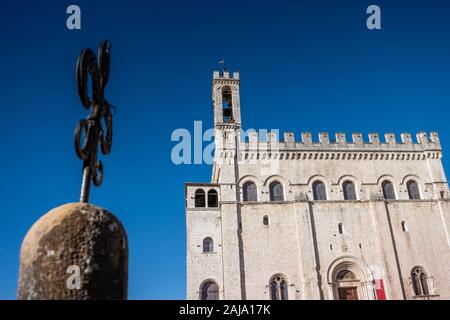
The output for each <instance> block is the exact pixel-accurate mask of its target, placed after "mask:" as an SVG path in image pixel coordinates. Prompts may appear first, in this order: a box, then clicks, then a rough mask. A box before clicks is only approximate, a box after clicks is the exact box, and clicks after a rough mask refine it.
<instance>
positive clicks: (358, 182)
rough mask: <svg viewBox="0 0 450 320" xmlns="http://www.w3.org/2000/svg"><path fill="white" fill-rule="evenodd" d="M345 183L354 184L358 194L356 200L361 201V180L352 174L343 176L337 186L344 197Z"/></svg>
mask: <svg viewBox="0 0 450 320" xmlns="http://www.w3.org/2000/svg"><path fill="white" fill-rule="evenodd" d="M345 181H351V182H353V184H354V186H355V193H356V199H357V200H360V199H361V192H360V190H361V180H359V179H358V178H357V177H355V176H353V175H351V174H345V175H343V176H341V177H340V178H339V179H338V182H337V184H338V185H339V191H340V193H342V197H344V195H343V193H344V189H343V183H344V182H345Z"/></svg>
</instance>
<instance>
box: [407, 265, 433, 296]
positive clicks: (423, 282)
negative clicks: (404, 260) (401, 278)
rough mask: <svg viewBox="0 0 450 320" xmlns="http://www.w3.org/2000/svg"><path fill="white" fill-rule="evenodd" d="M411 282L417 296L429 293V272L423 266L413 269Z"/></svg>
mask: <svg viewBox="0 0 450 320" xmlns="http://www.w3.org/2000/svg"><path fill="white" fill-rule="evenodd" d="M411 282H412V285H413V289H414V294H415V295H416V296H426V295H429V291H428V285H427V274H426V273H425V270H423V268H422V267H414V268H413V269H412V271H411Z"/></svg>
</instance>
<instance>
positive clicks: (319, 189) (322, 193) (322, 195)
mask: <svg viewBox="0 0 450 320" xmlns="http://www.w3.org/2000/svg"><path fill="white" fill-rule="evenodd" d="M312 188H313V197H314V200H327V192H326V189H325V184H324V183H323V182H322V181H319V180H317V181H314V183H313V185H312Z"/></svg>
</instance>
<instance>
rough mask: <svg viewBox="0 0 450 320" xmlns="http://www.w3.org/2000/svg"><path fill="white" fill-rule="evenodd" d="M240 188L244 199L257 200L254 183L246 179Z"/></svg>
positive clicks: (256, 190)
mask: <svg viewBox="0 0 450 320" xmlns="http://www.w3.org/2000/svg"><path fill="white" fill-rule="evenodd" d="M242 188H243V198H244V201H258V189H257V188H256V184H254V183H253V182H251V181H247V182H246V183H244V185H243V187H242Z"/></svg>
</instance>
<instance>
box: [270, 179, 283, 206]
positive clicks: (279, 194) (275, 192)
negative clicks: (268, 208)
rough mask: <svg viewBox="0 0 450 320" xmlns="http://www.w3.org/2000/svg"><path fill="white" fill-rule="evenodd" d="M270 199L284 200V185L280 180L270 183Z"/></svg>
mask: <svg viewBox="0 0 450 320" xmlns="http://www.w3.org/2000/svg"><path fill="white" fill-rule="evenodd" d="M269 193H270V201H283V200H284V196H283V186H282V185H281V183H279V182H278V181H274V182H272V183H271V184H270V185H269Z"/></svg>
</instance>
